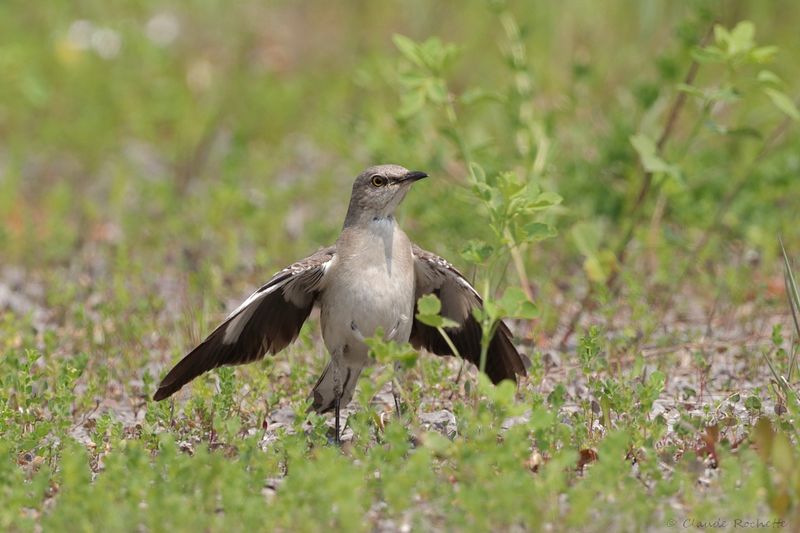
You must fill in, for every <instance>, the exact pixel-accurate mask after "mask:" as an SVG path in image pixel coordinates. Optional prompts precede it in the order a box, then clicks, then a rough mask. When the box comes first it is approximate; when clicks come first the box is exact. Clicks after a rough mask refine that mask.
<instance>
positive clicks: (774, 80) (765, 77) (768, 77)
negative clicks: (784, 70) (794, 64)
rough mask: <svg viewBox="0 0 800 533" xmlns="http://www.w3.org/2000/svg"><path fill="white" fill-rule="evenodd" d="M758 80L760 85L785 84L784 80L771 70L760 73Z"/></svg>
mask: <svg viewBox="0 0 800 533" xmlns="http://www.w3.org/2000/svg"><path fill="white" fill-rule="evenodd" d="M756 79H758V81H759V82H760V83H771V84H773V85H782V84H783V80H782V79H780V77H779V76H778V75H777V74H775V73H774V72H772V71H771V70H762V71H761V72H759V73H758V76H756Z"/></svg>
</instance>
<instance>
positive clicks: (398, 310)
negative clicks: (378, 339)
mask: <svg viewBox="0 0 800 533" xmlns="http://www.w3.org/2000/svg"><path fill="white" fill-rule="evenodd" d="M342 240H343V241H344V243H343V244H342ZM329 274H331V275H330V276H328V280H329V283H328V284H327V285H326V287H325V289H324V291H323V292H322V294H321V295H320V304H321V321H322V334H323V338H324V339H325V344H326V346H327V347H328V350H330V351H333V350H335V349H339V348H342V347H343V346H345V345H346V346H347V350H348V351H350V352H351V353H353V352H357V353H359V354H361V355H362V356H365V355H366V346H365V345H364V343H363V338H365V337H371V336H373V335H374V334H375V332H376V330H377V329H378V328H381V329H383V333H384V338H386V339H391V340H395V341H397V342H405V341H407V340H408V337H409V335H410V334H411V323H412V321H413V311H414V259H413V255H412V252H411V243H410V241H409V240H408V237H406V235H405V234H404V233H403V232H402V231H400V229H399V228H397V227H396V225H394V224H393V227H392V230H391V231H387V232H380V231H372V230H365V231H359V232H353V233H352V234H350V235H347V236H345V237H344V239H340V242H339V243H337V257H336V261H335V262H334V264H333V265H332V266H331V271H330V272H329Z"/></svg>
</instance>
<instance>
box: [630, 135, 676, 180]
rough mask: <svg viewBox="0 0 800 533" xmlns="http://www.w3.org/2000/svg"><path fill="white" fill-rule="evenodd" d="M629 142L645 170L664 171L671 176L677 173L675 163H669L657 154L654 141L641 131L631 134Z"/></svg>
mask: <svg viewBox="0 0 800 533" xmlns="http://www.w3.org/2000/svg"><path fill="white" fill-rule="evenodd" d="M630 142H631V144H632V145H633V148H634V150H636V152H637V153H638V154H639V160H640V161H641V162H642V166H643V167H644V169H645V170H646V171H647V172H653V173H656V172H664V173H666V174H670V175H673V176H677V175H678V174H679V172H678V168H677V167H676V166H675V165H670V164H669V163H667V162H666V161H664V160H663V159H661V157H659V156H658V153H657V152H658V149H657V147H656V143H655V142H654V141H653V139H651V138H650V137H648V136H647V135H645V134H643V133H637V134H636V135H632V136H631V138H630Z"/></svg>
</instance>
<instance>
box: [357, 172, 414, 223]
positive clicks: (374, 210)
mask: <svg viewBox="0 0 800 533" xmlns="http://www.w3.org/2000/svg"><path fill="white" fill-rule="evenodd" d="M427 176H428V175H427V174H426V173H424V172H420V171H418V170H408V169H407V168H403V167H401V166H400V165H377V166H374V167H369V168H368V169H366V170H365V171H364V172H362V173H361V174H359V175H358V177H357V178H356V180H355V182H353V192H352V193H351V195H350V207H349V208H348V210H347V218H346V219H345V226H348V225H350V224H355V223H358V222H360V221H366V220H370V219H373V218H386V217H389V216H392V215H393V214H394V210H395V208H396V207H397V206H398V205H399V204H400V202H402V201H403V198H405V196H406V193H407V192H408V189H409V188H411V184H413V183H414V182H415V181H418V180H421V179H422V178H426V177H427Z"/></svg>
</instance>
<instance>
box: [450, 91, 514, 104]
mask: <svg viewBox="0 0 800 533" xmlns="http://www.w3.org/2000/svg"><path fill="white" fill-rule="evenodd" d="M459 100H460V101H461V103H462V104H464V105H472V104H475V103H478V102H484V101H492V102H498V103H501V104H502V103H505V101H506V97H505V96H503V95H502V94H500V93H498V92H495V91H487V90H486V89H484V88H482V87H472V88H470V89H467V90H466V91H464V92H463V93H461V96H460V97H459Z"/></svg>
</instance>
